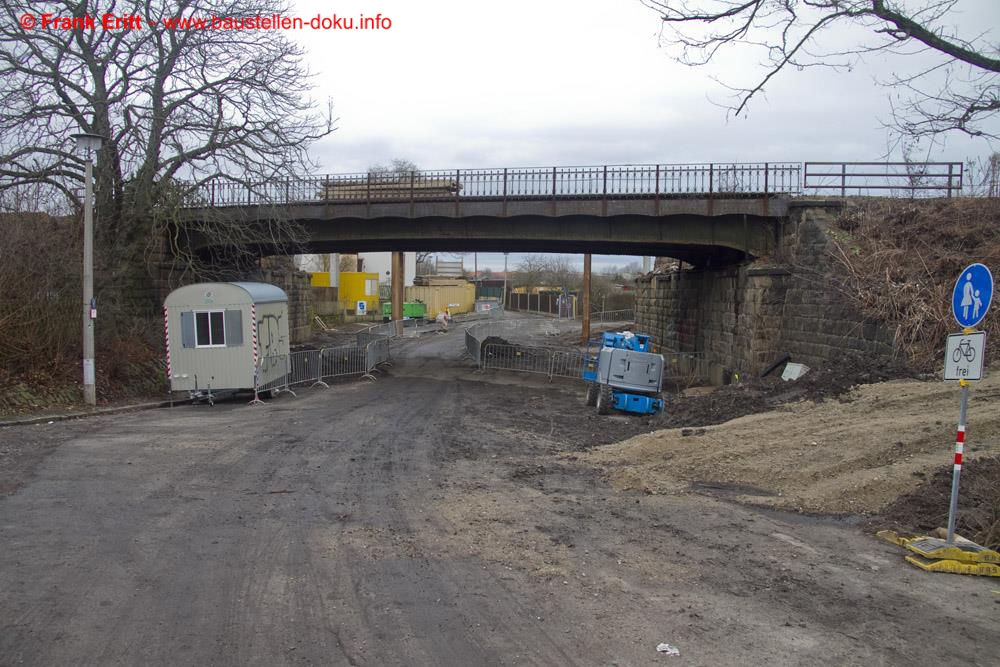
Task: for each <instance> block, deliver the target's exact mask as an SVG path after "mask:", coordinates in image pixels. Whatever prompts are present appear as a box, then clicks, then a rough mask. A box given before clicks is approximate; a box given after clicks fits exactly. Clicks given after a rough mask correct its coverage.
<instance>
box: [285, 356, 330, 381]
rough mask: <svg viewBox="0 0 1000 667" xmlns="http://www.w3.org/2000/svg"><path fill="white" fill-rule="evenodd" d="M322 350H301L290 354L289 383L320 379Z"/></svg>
mask: <svg viewBox="0 0 1000 667" xmlns="http://www.w3.org/2000/svg"><path fill="white" fill-rule="evenodd" d="M321 352H322V351H321V350H299V351H298V352H292V353H291V354H290V355H288V366H289V373H288V384H289V385H291V386H295V385H299V384H305V383H306V382H317V381H319V380H320V376H319V374H320V371H321V370H322V369H321V368H320V354H321Z"/></svg>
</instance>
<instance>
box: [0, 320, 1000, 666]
mask: <svg viewBox="0 0 1000 667" xmlns="http://www.w3.org/2000/svg"><path fill="white" fill-rule="evenodd" d="M462 347H463V340H462V336H461V331H452V332H449V333H447V334H431V335H428V336H424V337H421V338H420V339H418V340H405V341H401V342H400V343H399V344H398V345H396V347H394V359H395V365H394V366H393V367H392V368H390V369H388V372H387V373H386V374H385V375H384V376H383V377H382V378H381V379H380V380H379V381H378V382H375V383H369V382H365V381H353V382H342V383H339V384H335V385H334V386H333V387H331V388H330V389H313V390H304V391H301V392H299V395H298V396H297V397H295V398H292V397H290V396H282V397H281V398H278V399H276V400H272V401H269V402H268V403H267V404H266V405H264V406H262V407H256V408H254V407H248V406H246V405H245V404H244V403H243V402H242V401H233V402H229V403H220V404H217V405H216V406H215V407H213V408H210V407H207V406H195V407H181V408H176V409H173V410H157V411H147V412H142V413H134V414H126V415H119V416H106V417H97V418H91V419H87V420H80V421H68V422H57V423H54V424H43V425H38V426H23V427H9V428H4V429H0V448H6V451H7V453H8V454H7V458H6V459H5V461H7V462H15V461H19V462H20V463H18V464H16V465H10V466H5V467H4V469H3V470H2V471H0V484H2V485H3V488H4V490H5V493H6V495H5V496H4V497H2V498H0V542H2V544H3V545H4V548H3V550H2V551H0V664H3V665H8V664H10V665H15V664H45V665H64V664H65V665H69V664H72V665H90V664H92V665H131V664H170V665H204V664H224V665H227V664H231V665H245V664H258V665H283V664H302V665H307V664H316V665H330V664H334V665H340V664H345V665H347V664H355V665H402V664H406V665H414V664H420V665H423V664H447V665H470V664H544V665H550V664H581V665H649V664H659V663H664V664H678V665H681V664H684V665H720V664H768V665H870V664H887V665H896V664H899V665H903V664H906V665H913V664H949V665H953V664H969V665H976V664H979V665H987V664H992V662H993V660H994V659H995V656H996V655H997V654H998V653H1000V633H997V632H996V630H997V627H998V624H997V620H998V618H1000V604H997V602H996V600H997V599H1000V595H998V594H996V593H995V592H994V590H995V589H997V586H996V584H995V583H994V582H993V581H991V580H987V579H975V578H967V577H960V576H954V575H933V574H928V573H924V572H921V571H919V570H915V569H912V568H910V567H909V566H907V565H905V564H903V562H902V558H901V554H900V552H899V550H898V548H897V547H894V546H892V545H889V544H886V543H883V542H880V541H878V540H876V539H874V538H872V537H871V536H870V534H869V533H868V532H866V529H865V528H864V527H863V526H861V525H860V524H859V520H858V519H857V518H853V517H856V515H852V516H851V517H847V518H822V517H813V516H805V515H800V514H798V513H796V512H785V511H778V510H775V509H769V508H764V507H760V506H758V505H756V504H755V503H740V502H736V501H737V500H740V498H737V497H734V494H733V493H732V492H731V491H729V490H727V489H723V488H718V489H713V487H712V486H711V485H705V486H702V487H699V486H697V485H696V484H692V483H686V484H679V485H677V486H676V487H674V488H670V489H662V490H660V489H657V490H655V491H653V490H651V489H644V488H624V487H622V486H621V485H619V484H617V483H616V480H615V479H614V478H613V476H609V473H608V471H607V468H606V467H605V464H604V463H596V464H595V463H593V462H590V461H588V460H585V459H587V458H588V457H589V456H590V455H592V454H595V453H596V452H606V451H608V450H606V449H603V448H602V447H604V446H608V445H612V444H613V443H616V442H618V441H621V440H623V439H628V438H630V437H632V436H639V437H644V436H643V434H649V433H650V432H652V431H654V430H656V429H658V428H660V426H662V424H660V423H657V420H655V419H650V418H638V417H627V416H621V415H617V416H609V417H603V418H599V417H598V416H597V415H596V414H595V412H594V411H593V409H590V408H586V407H585V406H584V405H583V391H582V387H581V386H580V385H579V384H577V383H571V382H567V383H565V384H560V383H555V384H550V383H548V382H547V381H545V380H544V378H536V377H530V376H529V377H523V376H516V375H513V374H491V375H480V374H476V373H473V372H472V368H471V367H470V366H469V364H468V362H465V361H463V360H461V358H460V355H461V350H462ZM886 398H888V396H887V397H886ZM858 400H861V399H858ZM880 400H884V399H880ZM973 414H974V413H973ZM914 417H919V415H914ZM737 421H739V420H737ZM834 427H836V422H834V421H825V422H824V421H819V422H818V423H817V426H816V430H817V431H818V432H819V431H822V429H824V428H834ZM720 428H721V427H720ZM706 435H708V429H706V433H704V434H701V435H688V436H678V437H681V438H683V439H684V441H685V442H686V443H690V444H688V445H687V446H688V447H691V448H697V447H699V446H703V445H704V443H706V442H709V441H710V439H709V438H706V437H705V436H706ZM810 442H811V441H810ZM892 444H893V441H892V439H884V440H877V439H876V440H869V447H870V448H871V449H872V450H873V452H875V451H879V450H881V449H884V448H886V447H891V446H892ZM809 446H810V447H814V446H813V445H811V444H810V445H809ZM815 447H819V445H816V446H815ZM661 642H668V643H670V644H672V645H673V646H676V647H677V648H678V649H679V650H680V657H667V656H663V655H660V654H658V653H657V652H656V646H657V644H659V643H661Z"/></svg>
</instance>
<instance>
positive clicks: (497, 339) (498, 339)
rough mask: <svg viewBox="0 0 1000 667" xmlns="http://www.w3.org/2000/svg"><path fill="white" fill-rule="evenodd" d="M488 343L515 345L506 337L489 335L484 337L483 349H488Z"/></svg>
mask: <svg viewBox="0 0 1000 667" xmlns="http://www.w3.org/2000/svg"><path fill="white" fill-rule="evenodd" d="M487 345H513V343H511V342H510V341H509V340H507V339H506V338H501V337H500V336H487V337H486V338H485V339H483V349H484V350H485V349H486V346H487Z"/></svg>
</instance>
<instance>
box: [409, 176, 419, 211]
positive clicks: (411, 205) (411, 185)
mask: <svg viewBox="0 0 1000 667" xmlns="http://www.w3.org/2000/svg"><path fill="white" fill-rule="evenodd" d="M416 178H417V172H416V171H414V170H413V169H411V170H410V217H411V218H412V217H413V207H414V201H413V197H414V194H413V182H414V181H415V180H416Z"/></svg>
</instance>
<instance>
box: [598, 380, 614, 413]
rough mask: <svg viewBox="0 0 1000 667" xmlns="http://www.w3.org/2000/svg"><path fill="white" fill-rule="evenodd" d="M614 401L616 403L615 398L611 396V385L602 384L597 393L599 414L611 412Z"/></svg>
mask: <svg viewBox="0 0 1000 667" xmlns="http://www.w3.org/2000/svg"><path fill="white" fill-rule="evenodd" d="M612 403H614V399H613V398H612V396H611V387H609V386H608V385H606V384H602V385H601V388H600V391H599V392H598V393H597V414H599V415H608V414H611V405H612Z"/></svg>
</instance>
